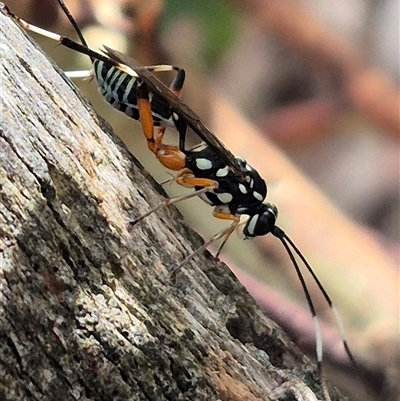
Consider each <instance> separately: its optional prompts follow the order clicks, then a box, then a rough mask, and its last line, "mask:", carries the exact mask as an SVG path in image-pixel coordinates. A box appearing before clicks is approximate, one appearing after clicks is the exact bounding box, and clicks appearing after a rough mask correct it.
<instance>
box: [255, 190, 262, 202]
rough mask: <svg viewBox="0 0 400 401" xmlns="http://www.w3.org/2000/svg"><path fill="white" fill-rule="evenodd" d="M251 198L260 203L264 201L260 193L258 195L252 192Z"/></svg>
mask: <svg viewBox="0 0 400 401" xmlns="http://www.w3.org/2000/svg"><path fill="white" fill-rule="evenodd" d="M253 196H254V197H255V198H256V199H257V200H259V201H260V202H262V201H263V200H264V197H263V196H262V195H261V194H260V193H258V192H257V191H254V192H253Z"/></svg>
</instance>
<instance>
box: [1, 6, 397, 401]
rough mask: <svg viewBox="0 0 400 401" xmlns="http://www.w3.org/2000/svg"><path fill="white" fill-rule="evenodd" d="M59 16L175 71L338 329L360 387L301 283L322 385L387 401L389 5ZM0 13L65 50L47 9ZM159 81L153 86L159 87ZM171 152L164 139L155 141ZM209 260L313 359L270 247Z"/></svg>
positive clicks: (235, 248)
mask: <svg viewBox="0 0 400 401" xmlns="http://www.w3.org/2000/svg"><path fill="white" fill-rule="evenodd" d="M65 3H66V4H67V6H68V7H69V9H70V11H71V13H72V14H73V15H74V17H75V19H76V20H77V22H78V24H79V26H80V27H81V28H82V30H83V34H84V36H85V38H86V39H87V41H88V43H89V45H90V46H91V47H92V48H94V49H97V48H99V47H101V45H102V44H106V45H107V46H109V47H112V48H115V49H118V50H120V51H122V52H124V53H127V54H128V55H131V56H133V57H134V58H135V59H136V60H138V61H139V62H140V63H141V64H143V65H152V64H167V63H171V64H174V65H179V66H180V67H182V68H184V69H185V70H186V72H187V78H186V84H185V87H184V91H183V96H182V97H183V100H184V101H185V103H187V104H188V105H189V106H190V107H191V108H192V109H193V110H194V111H195V112H196V113H197V114H199V115H200V116H201V118H202V119H203V120H204V122H205V123H206V124H207V125H208V126H209V127H210V128H211V129H212V130H213V131H214V132H215V133H216V135H217V136H218V137H220V138H221V139H222V140H223V142H224V143H226V145H227V146H228V147H229V148H230V149H231V150H232V151H233V152H234V153H236V154H237V155H240V156H243V157H245V158H246V159H247V160H248V161H249V162H250V164H251V165H252V166H253V167H255V168H256V169H257V170H258V171H259V172H260V173H261V175H262V176H263V177H264V178H265V179H266V181H267V183H268V185H269V195H268V200H269V201H271V202H273V203H276V204H277V206H278V209H279V210H280V215H279V219H278V223H279V225H280V226H282V227H283V228H284V229H285V231H286V232H287V234H288V235H289V236H290V237H291V238H292V239H293V240H294V241H295V242H296V244H297V245H298V246H299V248H300V249H301V250H302V252H303V253H304V255H305V256H306V258H307V259H308V260H309V262H310V263H311V265H312V266H313V268H315V271H316V273H317V275H318V276H319V277H320V279H321V281H322V282H323V284H324V286H325V288H326V290H327V291H328V293H329V294H330V295H331V297H332V299H333V301H334V303H335V305H336V307H337V309H338V310H339V312H340V314H341V316H342V318H343V320H344V326H345V329H346V332H347V335H348V337H349V343H350V347H351V348H352V350H353V351H354V353H355V356H356V358H357V360H358V361H359V365H360V367H359V371H361V374H357V373H355V371H354V369H353V368H352V367H351V364H350V363H349V361H348V360H347V358H346V355H345V353H344V352H343V349H342V345H341V341H340V337H339V334H338V329H337V327H336V326H335V324H334V323H333V322H332V316H331V313H330V312H329V308H327V307H326V303H324V301H323V299H322V298H321V297H320V295H319V294H318V291H317V290H316V289H315V288H314V287H315V286H312V285H311V291H312V294H313V296H314V297H315V299H316V302H317V304H318V313H319V314H320V316H321V318H322V319H323V322H324V323H323V335H324V340H325V360H326V364H327V366H328V371H329V372H328V373H329V377H330V379H331V380H332V381H333V382H334V383H335V384H336V385H337V386H339V387H341V388H342V390H343V391H344V392H345V393H347V394H349V396H350V399H352V400H360V401H361V400H385V401H386V400H393V401H394V400H397V399H399V398H398V397H399V382H400V377H399V364H400V356H399V355H400V351H399V328H400V326H399V270H398V269H399V228H400V225H399V220H400V219H399V214H400V208H399V171H400V165H399V130H400V127H399V110H400V109H399V26H398V19H399V3H398V2H397V1H395V0H380V1H378V0H351V1H350V0H336V1H335V2H331V1H328V0H303V1H300V0H269V1H261V0H236V1H235V0H225V1H222V0H212V1H211V0H209V1H208V0H191V1H180V0H165V1H163V0H86V1H85V0H81V1H78V0H65ZM7 5H8V6H9V7H10V9H11V10H12V11H13V12H15V13H16V14H17V15H19V16H21V17H22V18H24V19H26V20H27V21H29V22H31V23H34V24H36V25H38V26H40V27H43V28H47V29H50V30H54V31H56V32H58V33H61V34H63V35H66V36H72V37H76V35H75V34H74V32H73V30H72V28H71V26H70V24H69V22H68V20H67V19H66V18H65V16H64V15H63V14H62V12H61V10H60V8H59V6H58V3H57V1H56V0H8V1H7ZM35 39H37V40H38V41H39V42H40V43H41V45H42V46H43V47H44V49H45V50H46V52H48V53H49V54H50V55H51V57H52V58H53V59H54V60H55V61H56V63H57V64H58V65H60V66H61V68H63V69H64V70H74V69H88V68H90V61H89V60H88V58H87V57H86V56H83V55H79V54H75V53H74V52H72V51H70V50H65V49H62V48H61V47H57V46H55V44H54V43H52V42H51V41H47V40H43V39H42V38H38V37H35ZM159 77H162V78H163V80H164V82H165V83H166V84H169V82H171V80H172V79H173V76H170V75H168V74H164V75H159ZM76 84H77V85H78V86H79V87H80V88H81V90H82V91H83V92H84V93H85V94H86V96H87V97H88V98H89V99H90V101H91V103H92V104H93V105H94V107H95V109H96V110H97V111H98V113H99V114H100V115H101V116H103V117H104V118H105V119H106V120H107V121H108V122H109V123H110V124H111V125H112V126H113V128H114V130H115V131H116V133H117V134H118V135H119V136H120V137H121V138H122V139H123V141H124V142H125V143H126V144H127V146H128V147H129V149H130V150H131V151H132V153H133V154H134V155H135V156H136V157H137V158H138V159H139V160H140V161H141V162H142V163H143V165H144V166H145V167H146V169H148V171H149V172H150V173H151V174H152V175H153V176H154V177H155V178H156V179H157V180H158V181H159V182H162V181H164V180H166V179H168V178H170V175H169V174H168V173H167V172H166V170H165V169H164V168H163V167H162V166H161V165H160V164H159V163H158V161H157V160H156V159H155V158H154V156H153V155H152V154H151V153H150V152H149V151H148V149H147V145H146V141H145V140H144V138H143V134H142V133H141V127H140V124H138V123H136V122H135V121H133V120H130V119H129V118H127V117H125V116H124V115H122V114H121V113H118V112H116V111H115V110H113V109H112V107H111V106H109V105H108V104H106V103H105V102H104V101H103V99H102V98H101V97H100V95H98V92H97V88H96V85H95V82H87V81H83V82H79V81H77V82H76ZM176 139H177V138H176V133H175V132H174V131H172V132H171V133H169V136H168V139H167V140H166V142H170V143H176ZM190 141H191V143H192V144H195V143H198V138H196V136H195V135H192V137H191V138H190ZM176 187H177V186H176V185H170V186H166V187H165V189H166V191H167V192H168V193H169V194H170V195H171V196H172V195H175V194H179V193H183V192H184V191H185V190H184V189H182V188H176ZM328 199H329V200H328ZM179 208H180V209H181V211H182V213H183V214H184V216H185V219H186V220H187V222H188V224H190V225H191V226H192V227H193V228H195V229H196V230H198V231H199V232H200V233H201V234H202V235H203V236H204V237H205V238H207V237H209V236H211V235H213V234H214V233H215V232H217V231H218V230H220V229H221V228H222V227H224V226H225V224H224V223H223V222H222V223H221V222H219V221H216V219H214V218H212V216H211V212H212V209H211V208H210V207H209V206H208V205H205V204H203V203H202V202H201V201H200V200H193V201H187V202H184V203H182V204H181V205H179ZM232 237H233V236H232ZM267 237H268V236H267ZM189 252H190V250H188V253H189ZM222 258H223V259H224V260H225V261H226V263H227V264H228V265H229V266H230V267H231V269H232V270H233V271H234V273H235V274H236V275H237V276H238V278H239V279H240V280H241V281H242V282H243V284H244V285H245V286H246V287H247V288H248V290H249V291H250V292H251V293H252V294H253V295H254V297H255V298H256V299H257V301H258V302H259V303H260V304H261V305H262V306H263V307H264V308H265V309H266V311H267V313H268V314H269V315H270V316H271V317H272V318H274V319H275V320H276V321H277V322H278V323H279V324H280V325H281V326H283V327H284V329H285V330H286V331H287V332H288V334H289V335H290V336H291V337H292V339H293V340H294V341H296V342H297V344H298V345H299V346H300V347H301V348H302V349H303V350H304V351H305V352H307V353H308V354H309V355H310V356H311V357H313V355H314V353H315V351H314V349H315V346H314V334H313V327H312V322H311V318H310V314H309V312H308V310H307V307H306V305H305V302H304V295H303V294H302V293H301V288H300V286H299V283H298V281H297V279H296V277H295V274H294V272H293V268H292V266H291V265H290V262H289V261H288V257H287V255H285V253H284V251H283V250H282V249H281V245H280V244H279V241H277V240H276V239H274V238H273V237H272V238H265V239H257V240H253V241H242V240H240V239H236V238H232V239H230V240H229V242H228V244H227V245H226V247H225V248H224V251H223V255H222ZM177 263H179V261H177Z"/></svg>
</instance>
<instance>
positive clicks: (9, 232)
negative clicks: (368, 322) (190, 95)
mask: <svg viewBox="0 0 400 401" xmlns="http://www.w3.org/2000/svg"><path fill="white" fill-rule="evenodd" d="M0 18H1V49H2V59H1V67H0V71H1V82H2V91H1V97H2V119H1V132H0V153H1V156H0V207H1V213H0V224H1V227H0V252H1V253H0V280H1V281H0V300H1V302H0V305H1V314H0V363H1V368H0V398H1V399H2V400H14V401H15V400H36V399H40V400H43V401H44V400H66V401H68V400H71V401H72V400H89V399H90V400H269V399H271V400H272V399H289V398H290V397H291V398H290V399H296V400H300V399H302V400H303V399H305V400H316V399H317V398H320V394H321V393H320V386H319V384H318V379H317V375H316V374H315V371H314V368H313V367H312V366H311V364H310V362H309V361H308V360H307V359H306V358H305V357H304V356H303V355H302V354H300V352H299V351H298V350H297V349H296V348H295V347H294V346H293V345H292V344H291V343H290V342H289V341H288V339H287V337H286V336H285V335H284V334H282V332H281V331H280V329H279V328H278V327H277V326H276V325H275V324H274V323H273V322H272V321H270V320H269V319H268V318H267V317H266V316H265V315H264V314H263V313H262V312H261V311H260V309H259V308H258V307H257V306H256V304H255V303H254V301H253V300H252V298H251V297H250V296H249V294H248V293H247V292H246V291H245V289H244V288H243V287H242V286H241V285H240V284H239V283H238V282H237V280H236V279H235V277H234V276H233V275H232V274H231V273H230V271H229V270H228V268H227V267H226V266H225V265H223V264H221V263H219V262H218V261H216V260H214V259H213V258H212V257H210V256H199V257H196V258H195V259H194V260H193V261H191V262H190V263H188V265H187V266H185V267H184V268H183V269H182V270H181V271H180V272H179V273H178V275H177V277H176V279H175V280H172V279H171V277H170V272H171V270H172V269H173V268H174V266H176V264H177V263H178V262H179V261H180V260H182V258H184V257H185V256H186V255H187V254H188V252H192V250H193V249H195V248H196V247H197V246H198V245H199V243H200V242H201V240H200V239H199V237H198V236H197V235H196V234H195V233H194V232H193V231H191V230H190V229H188V228H187V227H185V225H184V224H183V222H182V221H181V218H180V216H179V214H178V212H177V211H176V210H175V209H173V208H170V209H168V210H162V211H161V212H159V213H157V214H153V215H151V216H150V217H148V218H147V219H146V220H145V221H144V222H143V223H141V224H140V225H138V226H136V227H134V228H133V229H129V224H128V223H129V221H130V219H133V218H135V217H137V216H139V215H141V214H143V213H144V212H145V211H146V210H148V208H149V207H150V205H155V204H158V203H159V202H160V201H161V200H162V196H161V195H160V194H159V191H160V189H159V187H158V186H157V185H156V184H155V183H154V181H153V180H151V179H149V177H148V175H146V173H145V172H144V171H143V168H142V167H141V166H140V165H139V163H137V162H136V161H135V159H134V157H133V156H132V155H130V154H129V153H128V152H127V150H126V149H125V147H124V146H123V145H122V144H121V142H120V141H119V140H118V138H116V137H115V135H113V134H112V132H110V130H109V128H108V126H107V125H106V124H105V123H104V122H103V121H101V120H100V119H99V118H98V117H97V116H96V114H95V113H94V112H93V111H92V110H91V108H90V106H89V105H88V104H87V102H85V101H84V100H82V98H81V96H80V94H79V93H78V92H77V90H76V89H75V87H74V86H73V84H72V83H70V82H69V81H68V80H67V79H66V78H64V77H63V75H62V74H61V75H60V72H59V71H57V69H56V68H55V67H54V66H53V65H52V64H51V63H50V62H49V61H48V60H47V59H46V57H45V56H44V55H43V54H42V52H41V51H40V50H38V48H37V47H35V45H33V44H32V42H31V41H30V40H29V39H28V38H27V36H26V35H25V34H24V33H23V31H21V30H20V28H19V27H17V26H16V25H15V24H14V23H13V21H11V20H10V19H9V18H7V17H5V16H4V15H2V14H1V13H0ZM132 124H136V123H135V122H134V121H132ZM335 399H337V400H339V399H342V398H340V396H338V395H337V396H336V398H335Z"/></svg>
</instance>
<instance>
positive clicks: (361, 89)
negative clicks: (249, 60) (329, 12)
mask: <svg viewBox="0 0 400 401" xmlns="http://www.w3.org/2000/svg"><path fill="white" fill-rule="evenodd" d="M230 2H231V3H233V4H235V5H237V7H238V8H240V10H241V11H245V12H246V13H247V14H248V16H249V17H250V18H251V20H252V22H253V23H255V24H257V25H258V26H259V28H260V29H262V30H264V31H266V32H267V33H268V34H273V35H275V36H276V37H277V38H278V39H280V40H281V41H282V42H284V43H285V45H286V46H288V47H289V48H291V49H292V50H293V51H295V52H297V53H298V54H299V55H301V56H302V57H303V58H304V59H305V60H307V61H308V62H309V63H310V64H311V65H313V66H314V67H316V68H320V69H324V70H325V71H326V72H327V73H328V74H331V75H332V78H333V77H334V80H333V81H334V82H335V83H336V85H337V88H336V93H338V94H340V95H341V96H343V98H344V99H343V100H344V101H345V102H347V103H348V105H349V108H354V109H356V110H358V111H359V112H360V113H361V114H362V115H363V116H364V117H365V118H367V119H369V120H371V121H373V122H374V123H375V124H377V125H378V126H379V127H381V128H382V129H383V130H385V132H387V133H388V134H391V135H392V136H394V137H396V138H397V137H398V135H399V132H400V131H399V129H400V128H399V92H398V89H397V86H396V84H395V83H394V82H392V81H391V80H390V78H388V77H387V76H386V75H385V74H384V73H383V72H382V71H380V70H379V69H377V68H374V67H373V66H371V65H368V64H367V63H366V62H365V61H364V60H363V58H362V57H361V55H360V54H359V53H358V51H357V50H356V49H355V48H353V47H352V46H350V45H349V44H348V43H346V41H345V40H344V39H341V38H340V37H339V36H338V35H336V34H335V33H334V32H331V31H330V29H329V28H327V27H326V25H324V24H323V23H322V22H321V21H319V20H317V19H316V18H315V17H314V16H313V15H312V14H311V13H310V12H308V11H307V10H306V8H305V7H304V6H303V4H302V3H301V2H299V1H296V0H287V1H280V0H269V1H263V0H231V1H230Z"/></svg>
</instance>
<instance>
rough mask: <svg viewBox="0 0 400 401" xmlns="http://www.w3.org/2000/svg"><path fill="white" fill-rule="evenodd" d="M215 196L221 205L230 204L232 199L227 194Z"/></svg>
mask: <svg viewBox="0 0 400 401" xmlns="http://www.w3.org/2000/svg"><path fill="white" fill-rule="evenodd" d="M215 195H216V196H217V198H218V199H219V200H220V201H221V202H222V203H230V202H231V201H232V199H233V196H232V195H231V194H230V193H228V192H224V193H222V194H215Z"/></svg>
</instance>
